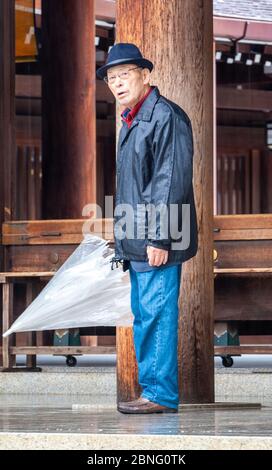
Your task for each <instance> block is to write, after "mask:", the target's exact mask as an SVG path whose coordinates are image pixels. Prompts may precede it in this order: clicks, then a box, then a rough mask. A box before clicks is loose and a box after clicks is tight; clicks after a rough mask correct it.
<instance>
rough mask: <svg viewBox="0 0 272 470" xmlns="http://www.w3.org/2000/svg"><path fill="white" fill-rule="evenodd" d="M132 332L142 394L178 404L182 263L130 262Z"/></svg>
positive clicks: (154, 399)
mask: <svg viewBox="0 0 272 470" xmlns="http://www.w3.org/2000/svg"><path fill="white" fill-rule="evenodd" d="M129 272H130V280H131V310H132V313H133V315H134V323H133V336H134V346H135V353H136V359H137V363H138V373H139V384H140V385H141V387H142V394H141V396H142V397H144V398H148V399H149V400H151V401H152V402H154V403H159V404H160V405H164V406H168V407H171V408H177V406H178V403H179V391H178V313H179V310H178V297H179V288H180V278H181V265H178V266H169V267H167V268H166V267H164V268H162V269H157V270H153V271H148V272H136V271H134V269H133V268H132V267H131V266H130V268H129Z"/></svg>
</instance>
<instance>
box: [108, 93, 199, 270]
mask: <svg viewBox="0 0 272 470" xmlns="http://www.w3.org/2000/svg"><path fill="white" fill-rule="evenodd" d="M193 152H194V150H193V136H192V127H191V122H190V119H189V117H188V115H187V114H186V113H185V111H183V110H182V109H181V108H180V107H179V106H178V105H177V104H175V103H173V102H172V101H170V100H168V99H166V98H165V97H163V96H161V95H160V93H159V90H158V88H157V87H154V89H153V91H152V92H151V93H150V94H149V96H148V97H147V98H146V100H145V101H144V103H143V105H142V106H141V108H140V110H139V112H138V114H137V115H136V117H135V118H134V120H133V123H132V125H131V127H130V128H129V129H128V127H127V125H126V123H125V122H123V126H122V128H121V131H120V135H119V142H118V152H117V188H116V200H115V215H114V235H115V256H116V257H117V258H119V259H123V260H136V261H137V260H138V261H147V260H148V258H147V254H146V246H147V245H151V246H155V247H157V248H163V249H167V250H168V251H169V257H168V260H169V262H172V261H174V262H176V261H177V262H183V261H186V260H188V259H190V258H192V257H193V256H194V255H195V254H196V252H197V246H198V236H197V232H198V230H197V221H196V210H195V202H194V193H193V185H192V177H193ZM120 204H122V205H123V204H125V205H126V204H127V205H129V206H125V208H126V207H128V208H131V209H128V210H127V211H126V209H125V211H120V210H119V212H117V207H119V208H120V206H119V205H120ZM149 204H152V205H154V207H158V205H160V204H162V205H163V206H164V208H165V207H166V208H168V209H169V208H170V207H171V205H175V208H176V209H175V210H176V211H177V212H175V214H176V217H175V219H176V229H177V230H178V231H175V230H173V229H171V228H170V222H169V220H170V219H171V220H173V218H171V217H170V214H169V217H168V221H167V223H166V225H165V226H164V233H162V232H161V224H160V217H159V212H158V213H157V215H156V217H155V219H153V221H154V220H155V227H154V226H153V231H151V233H150V232H149V231H148V228H147V227H148V215H147V210H146V211H145V208H147V207H148V205H149ZM138 205H140V206H138ZM184 205H186V206H184ZM139 207H140V208H141V209H140V211H139V210H137V209H138V208H139ZM172 207H173V206H172ZM182 207H183V209H182ZM184 208H185V212H183V211H184ZM143 211H144V212H145V214H144V215H143ZM128 220H129V221H130V222H131V224H129V225H130V227H131V226H132V227H134V231H133V233H131V231H130V233H128V232H127V233H126V234H125V236H124V235H121V238H122V237H124V238H122V239H120V230H121V229H120V227H121V225H123V232H124V230H125V229H126V227H127V224H126V223H125V222H126V221H128ZM163 220H167V219H163ZM137 227H138V228H137ZM173 232H174V234H173ZM181 232H182V234H181ZM185 233H186V234H187V235H184V234H185ZM188 234H189V238H188ZM162 236H163V238H162ZM181 241H184V243H183V245H180V244H179V245H178V244H176V245H175V246H174V245H173V242H179V243H180V242H181ZM177 247H178V249H177ZM179 247H181V249H179Z"/></svg>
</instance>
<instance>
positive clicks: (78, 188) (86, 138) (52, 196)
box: [42, 0, 97, 219]
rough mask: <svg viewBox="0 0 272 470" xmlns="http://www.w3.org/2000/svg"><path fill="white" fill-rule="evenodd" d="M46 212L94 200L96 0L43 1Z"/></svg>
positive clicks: (71, 210) (75, 208) (51, 214)
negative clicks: (94, 0)
mask: <svg viewBox="0 0 272 470" xmlns="http://www.w3.org/2000/svg"><path fill="white" fill-rule="evenodd" d="M42 33H43V40H42V112H43V115H42V123H43V125H42V148H43V214H42V216H43V218H47V219H50V218H51V219H54V218H56V219H65V218H79V217H81V216H82V208H83V207H84V206H85V205H86V204H88V203H96V192H97V191H96V158H95V147H96V126H95V123H96V114H95V81H96V78H95V41H94V38H95V17H94V2H93V0H77V1H76V2H75V1H74V0H58V1H57V2H56V1H55V0H45V1H43V2H42Z"/></svg>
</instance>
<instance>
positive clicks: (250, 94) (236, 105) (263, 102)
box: [216, 87, 272, 112]
mask: <svg viewBox="0 0 272 470" xmlns="http://www.w3.org/2000/svg"><path fill="white" fill-rule="evenodd" d="M216 106H217V108H220V109H240V110H246V111H263V112H270V111H271V110H272V91H264V90H237V89H234V88H226V87H218V88H217V103H216Z"/></svg>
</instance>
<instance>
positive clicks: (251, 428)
mask: <svg viewBox="0 0 272 470" xmlns="http://www.w3.org/2000/svg"><path fill="white" fill-rule="evenodd" d="M223 401H227V400H225V399H221V400H220V402H223ZM257 401H258V399H255V400H254V399H253V398H252V397H251V398H250V400H249V401H248V403H249V402H257ZM236 402H237V403H241V405H242V404H243V402H245V399H244V398H241V400H240V401H239V400H236ZM259 402H260V400H259ZM262 405H263V406H262V407H261V408H260V409H247V408H242V407H241V408H240V409H239V407H238V408H235V409H218V410H217V409H192V410H186V409H182V407H180V410H179V413H178V414H174V415H173V414H170V415H168V414H165V415H164V414H156V415H155V414H154V415H147V416H144V415H125V414H122V413H119V412H118V411H117V410H116V404H115V398H114V397H113V396H112V395H111V396H94V395H93V396H87V395H85V396H73V395H71V396H69V397H67V396H61V395H57V396H53V395H51V396H47V397H46V396H45V397H44V396H39V397H38V396H27V395H14V396H10V395H9V396H5V395H2V396H1V405H0V429H1V432H0V449H62V448H64V449H103V448H104V449H144V448H147V449H148V448H150V449H178V448H184V449H185V448H187V449H193V448H201V449H221V448H222V449H228V448H231V449H233V448H234V449H240V448H246V449H260V448H263V449H272V427H271V423H272V404H271V403H268V402H265V401H264V402H263V404H262ZM146 446H147V447H146Z"/></svg>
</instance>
